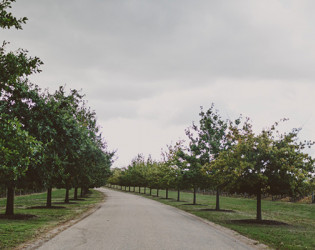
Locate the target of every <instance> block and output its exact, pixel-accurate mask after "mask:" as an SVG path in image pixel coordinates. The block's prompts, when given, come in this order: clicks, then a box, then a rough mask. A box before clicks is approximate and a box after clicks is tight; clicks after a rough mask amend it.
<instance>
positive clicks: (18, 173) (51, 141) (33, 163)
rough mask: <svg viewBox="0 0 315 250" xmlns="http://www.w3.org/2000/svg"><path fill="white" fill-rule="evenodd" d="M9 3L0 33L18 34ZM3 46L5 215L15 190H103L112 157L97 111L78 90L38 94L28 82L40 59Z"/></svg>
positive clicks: (0, 108)
mask: <svg viewBox="0 0 315 250" xmlns="http://www.w3.org/2000/svg"><path fill="white" fill-rule="evenodd" d="M13 2H15V1H14V0H2V1H1V2H0V28H4V29H5V28H11V27H15V28H16V29H22V24H23V23H25V22H26V20H27V18H25V17H24V18H20V19H18V18H15V17H14V16H13V15H12V13H10V12H8V9H10V8H11V4H12V3H13ZM6 44H7V43H6V42H4V43H3V45H2V46H1V47H0V114H1V132H0V133H1V137H0V142H1V144H0V146H1V153H0V154H1V156H0V157H1V166H0V179H2V180H5V181H6V182H7V183H8V182H10V195H9V190H8V201H10V202H9V203H8V204H11V205H10V209H8V208H7V211H9V210H10V213H11V214H13V200H14V199H13V198H14V186H15V185H18V186H19V187H21V188H23V187H27V188H32V187H34V186H36V187H46V188H48V189H51V188H52V187H66V188H67V189H70V188H72V187H76V188H77V187H79V186H81V187H85V188H88V187H97V186H101V185H104V184H105V183H106V178H107V177H108V175H109V169H110V166H111V164H112V162H113V157H114V154H115V152H109V151H108V149H107V145H106V143H105V142H104V141H103V139H102V136H101V134H100V133H99V129H98V127H97V123H96V116H95V112H94V111H91V110H90V108H88V107H86V102H85V101H84V100H83V95H81V94H80V93H79V92H78V91H77V90H71V91H70V94H66V91H65V89H64V87H60V88H59V90H57V91H56V92H55V93H54V94H49V93H48V92H44V93H41V91H40V89H39V88H38V87H37V86H36V85H34V84H31V83H30V82H29V80H28V77H29V76H30V75H31V74H33V73H38V72H40V69H39V67H40V65H41V64H42V62H41V60H40V59H39V58H38V57H30V56H28V52H27V51H26V50H22V49H19V50H17V51H15V52H6V48H5V47H6ZM39 142H40V143H39ZM39 145H42V147H40V146H39ZM39 148H41V149H42V151H40V150H39ZM39 151H40V154H38V153H39ZM35 153H37V154H36V155H35ZM13 180H14V182H15V183H12V181H13Z"/></svg>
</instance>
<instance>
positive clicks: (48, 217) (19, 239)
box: [0, 189, 103, 249]
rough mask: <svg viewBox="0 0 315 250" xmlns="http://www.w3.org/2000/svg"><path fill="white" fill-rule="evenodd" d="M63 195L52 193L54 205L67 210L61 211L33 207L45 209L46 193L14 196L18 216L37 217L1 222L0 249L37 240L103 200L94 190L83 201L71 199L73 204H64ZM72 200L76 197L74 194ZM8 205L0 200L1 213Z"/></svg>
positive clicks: (58, 192) (57, 191)
mask: <svg viewBox="0 0 315 250" xmlns="http://www.w3.org/2000/svg"><path fill="white" fill-rule="evenodd" d="M64 196H65V190H63V189H59V190H53V194H52V197H53V200H52V202H53V204H52V205H53V206H62V207H64V208H60V209H46V208H45V209H42V208H41V209H34V208H31V207H35V206H44V205H45V202H46V193H40V194H32V195H25V196H17V197H15V209H14V213H15V214H31V215H35V216H36V217H34V218H31V219H24V220H17V219H15V220H13V219H10V220H9V219H0V249H12V248H14V247H16V246H18V245H19V244H22V243H24V242H26V241H29V240H31V239H35V238H36V237H38V236H39V235H40V234H41V233H43V232H47V231H48V230H50V229H52V228H54V227H55V226H57V225H60V224H62V223H65V222H66V221H68V220H71V219H73V218H75V217H77V216H79V215H80V214H82V213H84V212H86V211H87V210H88V209H90V208H91V207H93V206H95V205H96V204H97V203H99V202H100V201H101V200H102V199H103V194H102V193H100V192H98V191H95V190H91V193H90V194H89V195H88V196H86V197H84V198H83V199H82V200H78V201H73V200H71V201H70V202H71V204H62V203H63V201H64ZM70 197H71V198H72V197H73V193H72V192H71V191H70ZM5 202H6V199H0V213H1V214H4V212H5Z"/></svg>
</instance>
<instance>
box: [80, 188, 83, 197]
mask: <svg viewBox="0 0 315 250" xmlns="http://www.w3.org/2000/svg"><path fill="white" fill-rule="evenodd" d="M83 192H84V191H83V187H81V193H80V197H81V198H82V197H83V196H84V193H83Z"/></svg>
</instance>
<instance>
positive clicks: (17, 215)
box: [0, 214, 37, 220]
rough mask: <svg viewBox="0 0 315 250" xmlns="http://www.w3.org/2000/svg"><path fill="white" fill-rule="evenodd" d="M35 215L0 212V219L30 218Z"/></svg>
mask: <svg viewBox="0 0 315 250" xmlns="http://www.w3.org/2000/svg"><path fill="white" fill-rule="evenodd" d="M36 217H37V216H36V215H33V214H14V215H5V214H0V220H30V219H33V218H36Z"/></svg>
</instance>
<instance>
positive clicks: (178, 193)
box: [177, 189, 180, 201]
mask: <svg viewBox="0 0 315 250" xmlns="http://www.w3.org/2000/svg"><path fill="white" fill-rule="evenodd" d="M179 199H180V189H177V201H179Z"/></svg>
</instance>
